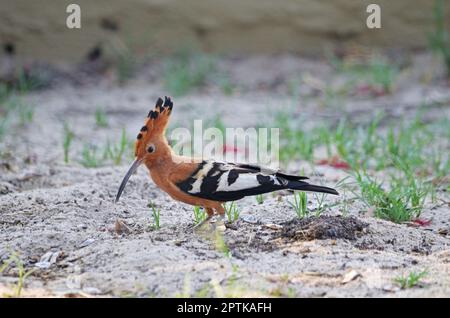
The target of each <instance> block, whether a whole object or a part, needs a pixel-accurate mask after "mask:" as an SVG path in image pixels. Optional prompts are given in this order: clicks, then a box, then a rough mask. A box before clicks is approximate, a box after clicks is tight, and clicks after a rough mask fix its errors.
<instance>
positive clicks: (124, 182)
mask: <svg viewBox="0 0 450 318" xmlns="http://www.w3.org/2000/svg"><path fill="white" fill-rule="evenodd" d="M141 163H142V161H141V160H138V159H136V160H134V161H133V164H132V165H131V167H130V169H128V172H127V174H126V175H125V177H124V178H123V180H122V183H121V184H120V187H119V191H117V195H116V200H115V201H114V203H117V202H118V201H119V199H120V196H121V195H122V192H123V189H125V186H126V185H127V182H128V180H129V179H130V177H131V175H132V174H133V173H134V172H135V171H136V170H137V168H138V167H139V166H140V165H141Z"/></svg>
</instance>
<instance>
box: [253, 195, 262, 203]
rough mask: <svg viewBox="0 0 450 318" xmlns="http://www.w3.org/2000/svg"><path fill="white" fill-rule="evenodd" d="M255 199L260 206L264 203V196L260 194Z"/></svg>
mask: <svg viewBox="0 0 450 318" xmlns="http://www.w3.org/2000/svg"><path fill="white" fill-rule="evenodd" d="M255 199H256V202H257V203H258V204H263V203H264V196H263V195H262V194H258V195H257V196H255Z"/></svg>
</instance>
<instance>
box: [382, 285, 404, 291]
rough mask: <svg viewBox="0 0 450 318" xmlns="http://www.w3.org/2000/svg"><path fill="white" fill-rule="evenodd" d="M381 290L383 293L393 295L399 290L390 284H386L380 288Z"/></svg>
mask: <svg viewBox="0 0 450 318" xmlns="http://www.w3.org/2000/svg"><path fill="white" fill-rule="evenodd" d="M382 290H383V291H385V292H390V293H395V292H398V291H399V290H400V287H398V286H395V285H392V284H387V285H384V286H383V287H382Z"/></svg>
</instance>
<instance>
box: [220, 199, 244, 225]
mask: <svg viewBox="0 0 450 318" xmlns="http://www.w3.org/2000/svg"><path fill="white" fill-rule="evenodd" d="M223 207H224V209H225V214H226V215H227V219H228V222H229V223H233V222H236V221H237V220H238V219H239V214H240V211H239V208H238V206H237V204H236V202H231V203H229V204H227V203H225V204H224V205H223Z"/></svg>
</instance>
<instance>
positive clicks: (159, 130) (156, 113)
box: [116, 96, 173, 202]
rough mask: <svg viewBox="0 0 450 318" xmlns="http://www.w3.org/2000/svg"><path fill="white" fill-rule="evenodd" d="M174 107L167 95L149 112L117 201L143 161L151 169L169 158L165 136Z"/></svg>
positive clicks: (138, 136) (159, 99) (169, 153)
mask: <svg viewBox="0 0 450 318" xmlns="http://www.w3.org/2000/svg"><path fill="white" fill-rule="evenodd" d="M172 107H173V103H172V100H171V99H170V97H167V96H166V97H165V98H164V101H163V100H162V98H158V100H157V101H156V106H155V108H154V109H153V110H150V112H149V113H148V115H147V119H146V120H145V124H144V126H142V128H141V131H140V132H139V134H138V135H137V140H136V143H135V146H134V153H135V156H136V159H135V160H134V162H133V164H132V165H131V167H130V169H129V170H128V172H127V174H126V175H125V177H124V178H123V180H122V183H121V184H120V187H119V191H118V192H117V196H116V202H117V201H119V198H120V195H121V194H122V191H123V189H124V188H125V185H126V184H127V182H128V179H129V178H130V177H131V175H132V174H133V173H134V172H135V171H136V170H137V168H138V167H139V166H140V165H141V164H142V163H144V164H145V165H146V166H147V167H148V168H149V169H151V167H152V166H154V165H156V164H158V162H162V161H163V160H165V159H167V156H170V155H171V150H170V147H169V145H168V143H167V139H166V137H165V130H166V127H167V124H168V122H169V117H170V113H171V112H172Z"/></svg>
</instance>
